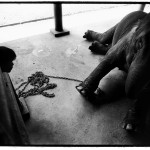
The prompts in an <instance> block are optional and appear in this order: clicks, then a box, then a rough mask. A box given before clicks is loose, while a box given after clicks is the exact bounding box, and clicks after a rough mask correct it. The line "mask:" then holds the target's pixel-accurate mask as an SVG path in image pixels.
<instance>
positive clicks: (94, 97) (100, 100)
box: [76, 83, 108, 105]
mask: <svg viewBox="0 0 150 150" xmlns="http://www.w3.org/2000/svg"><path fill="white" fill-rule="evenodd" d="M76 89H77V91H78V92H79V93H80V94H81V95H82V96H84V97H85V98H87V99H88V101H89V102H90V103H92V104H96V105H97V104H98V105H102V104H105V103H107V101H108V98H107V97H106V95H105V93H104V92H103V91H102V90H101V89H100V88H97V89H96V91H95V92H93V91H91V90H87V89H85V88H84V87H83V86H82V83H81V84H79V85H78V86H76Z"/></svg>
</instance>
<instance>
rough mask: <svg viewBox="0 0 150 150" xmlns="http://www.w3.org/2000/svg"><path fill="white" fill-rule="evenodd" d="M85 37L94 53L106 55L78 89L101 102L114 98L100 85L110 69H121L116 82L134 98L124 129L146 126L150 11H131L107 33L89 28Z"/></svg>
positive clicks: (86, 95)
mask: <svg viewBox="0 0 150 150" xmlns="http://www.w3.org/2000/svg"><path fill="white" fill-rule="evenodd" d="M83 38H85V39H87V40H89V41H93V43H92V45H91V46H90V47H89V49H90V50H91V52H93V53H97V54H101V55H102V54H104V57H103V59H102V61H101V62H100V63H99V64H98V65H97V67H96V68H95V69H94V70H93V71H92V72H91V73H90V74H89V75H88V77H87V78H86V79H85V80H84V81H83V82H81V83H80V84H79V85H78V86H76V89H77V91H78V92H79V93H80V94H81V95H82V96H83V97H85V98H88V99H92V101H97V102H99V103H100V104H103V103H105V102H106V103H107V101H111V98H109V100H108V98H107V94H106V93H105V92H104V91H103V90H102V89H101V88H99V87H98V85H99V83H100V81H101V80H102V79H103V78H104V77H105V76H107V75H108V74H109V73H110V71H112V70H113V69H114V68H118V70H119V71H120V72H122V74H121V75H122V77H121V78H120V80H119V81H118V83H117V85H120V84H121V85H122V86H120V87H122V88H123V91H124V93H125V94H126V96H127V98H128V99H131V101H132V104H131V107H130V108H129V109H128V111H127V113H126V115H125V117H124V119H123V122H122V128H123V129H125V130H126V131H128V132H132V133H136V131H139V129H142V128H144V126H145V124H146V123H145V120H146V116H147V114H148V109H149V106H150V105H149V98H150V13H146V12H142V11H134V12H131V13H129V14H128V15H126V16H125V17H124V18H123V19H122V20H121V21H120V22H119V23H117V24H116V25H115V26H113V27H112V28H110V29H109V30H107V31H106V32H104V33H98V32H95V31H92V30H88V31H87V32H85V34H84V36H83ZM110 84H111V83H110ZM115 84H116V83H115ZM120 87H119V88H120Z"/></svg>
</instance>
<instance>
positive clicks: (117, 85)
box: [95, 67, 127, 104]
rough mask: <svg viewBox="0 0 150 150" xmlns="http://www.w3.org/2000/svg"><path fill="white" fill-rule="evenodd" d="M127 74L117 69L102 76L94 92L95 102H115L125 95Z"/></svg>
mask: <svg viewBox="0 0 150 150" xmlns="http://www.w3.org/2000/svg"><path fill="white" fill-rule="evenodd" d="M126 77H127V73H126V72H124V71H123V70H119V69H118V68H117V67H116V68H115V69H113V70H111V71H110V72H109V73H108V74H107V75H106V76H104V77H103V78H102V79H101V81H100V83H99V86H98V88H97V90H96V91H95V94H96V95H97V97H96V99H95V101H96V102H97V103H100V104H104V103H108V102H112V101H116V100H117V99H118V98H119V97H121V96H123V95H124V94H125V81H126Z"/></svg>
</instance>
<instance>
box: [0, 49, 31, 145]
mask: <svg viewBox="0 0 150 150" xmlns="http://www.w3.org/2000/svg"><path fill="white" fill-rule="evenodd" d="M15 59H16V54H15V52H14V51H13V50H12V49H10V48H7V47H4V46H0V82H1V85H0V89H1V90H0V116H1V117H0V145H16V144H21V145H22V144H23V145H24V144H26V143H27V144H28V143H29V140H28V136H27V132H26V128H25V125H24V123H23V122H22V119H26V118H27V115H28V116H29V113H28V114H23V112H24V109H25V108H24V105H23V104H24V103H22V102H21V101H20V100H19V99H18V96H17V94H16V91H15V89H14V86H13V84H12V82H11V80H7V79H6V76H4V75H6V73H10V72H11V70H12V68H13V65H14V64H13V61H14V60H15ZM7 77H9V76H7ZM10 87H11V90H10ZM13 97H15V98H13ZM18 106H19V107H18ZM18 108H19V109H18ZM20 114H22V118H21V115H20Z"/></svg>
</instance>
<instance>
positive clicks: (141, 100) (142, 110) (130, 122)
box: [122, 88, 150, 132]
mask: <svg viewBox="0 0 150 150" xmlns="http://www.w3.org/2000/svg"><path fill="white" fill-rule="evenodd" d="M149 99H150V88H146V89H144V90H143V91H142V92H141V93H140V94H139V96H138V98H137V99H136V100H134V102H133V105H132V106H131V108H130V109H129V110H128V112H127V114H126V116H125V118H124V120H123V124H122V127H123V128H124V129H126V130H127V131H130V132H138V131H141V130H142V129H144V128H145V122H146V117H147V113H148V110H149V108H150V101H149Z"/></svg>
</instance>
